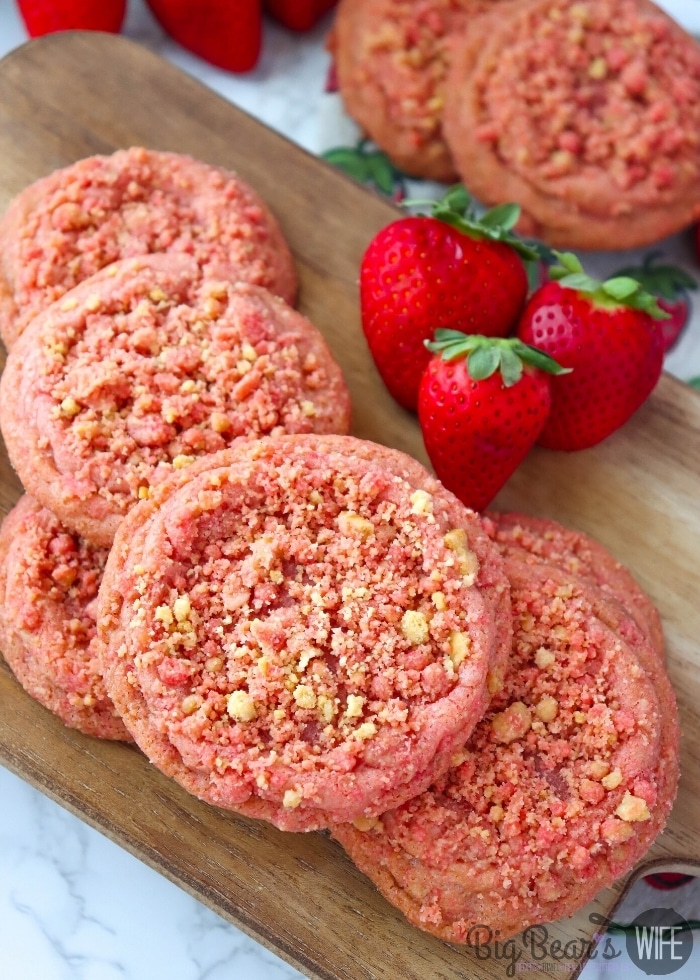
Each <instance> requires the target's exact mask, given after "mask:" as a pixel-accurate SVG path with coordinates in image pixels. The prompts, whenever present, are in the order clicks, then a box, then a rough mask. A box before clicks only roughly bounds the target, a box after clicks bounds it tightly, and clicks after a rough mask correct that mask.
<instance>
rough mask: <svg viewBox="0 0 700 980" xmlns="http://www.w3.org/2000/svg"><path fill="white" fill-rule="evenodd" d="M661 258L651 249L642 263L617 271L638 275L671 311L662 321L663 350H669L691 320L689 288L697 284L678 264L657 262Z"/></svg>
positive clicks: (660, 303) (694, 287)
mask: <svg viewBox="0 0 700 980" xmlns="http://www.w3.org/2000/svg"><path fill="white" fill-rule="evenodd" d="M658 258H659V253H658V252H650V253H649V254H648V255H645V256H644V260H643V261H642V264H641V265H635V266H628V267H627V268H625V269H620V270H619V271H618V272H616V273H615V275H616V276H631V277H632V278H633V279H636V280H637V281H638V282H640V283H641V284H642V286H644V288H645V289H646V291H647V292H649V293H651V295H652V296H655V297H656V300H657V302H658V304H659V307H660V308H661V309H662V310H664V311H665V312H666V313H668V319H666V320H661V321H660V322H659V326H660V328H661V334H662V337H663V342H664V351H665V352H666V353H668V352H669V351H670V350H672V348H673V347H675V346H676V344H677V343H678V340H679V339H680V336H681V334H682V333H683V331H684V330H685V328H686V326H687V325H688V322H689V321H690V314H691V311H692V303H691V299H690V296H689V295H688V292H689V291H690V290H693V289H697V285H698V284H697V282H696V281H695V279H693V277H692V276H691V275H690V273H689V272H686V271H685V269H681V268H680V267H679V266H677V265H670V264H668V263H664V264H657V259H658Z"/></svg>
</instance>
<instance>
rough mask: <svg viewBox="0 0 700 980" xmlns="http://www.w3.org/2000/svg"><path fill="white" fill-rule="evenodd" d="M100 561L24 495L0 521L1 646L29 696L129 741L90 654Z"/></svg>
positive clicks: (72, 721)
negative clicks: (0, 525) (0, 521)
mask: <svg viewBox="0 0 700 980" xmlns="http://www.w3.org/2000/svg"><path fill="white" fill-rule="evenodd" d="M106 560H107V551H106V550H105V549H104V548H95V547H93V546H92V545H90V544H88V543H87V542H86V541H84V540H82V539H81V538H78V537H76V536H75V535H73V534H70V533H69V532H68V531H66V529H65V528H64V527H62V525H61V524H60V523H59V522H58V521H57V520H56V518H55V517H54V516H53V514H51V513H50V512H49V511H47V510H46V509H45V508H43V507H41V506H40V505H39V504H38V503H37V502H36V501H35V500H33V499H32V498H31V497H29V496H28V495H25V496H23V497H22V498H21V499H20V501H19V503H18V504H16V505H15V507H14V508H13V509H12V510H11V511H10V513H9V514H8V515H7V517H6V518H5V519H4V521H3V523H2V527H1V528H0V648H2V653H3V655H4V657H5V660H6V661H7V663H8V665H9V666H10V669H11V670H12V672H13V673H14V675H15V677H16V678H17V680H18V681H19V683H20V684H21V685H22V687H23V688H24V689H25V690H26V691H27V693H28V694H30V695H31V696H32V697H33V698H35V699H36V700H37V701H39V702H40V703H41V704H43V705H44V707H45V708H48V709H49V710H50V711H52V712H53V713H54V714H55V715H57V716H58V717H59V718H60V719H61V721H63V723H64V724H66V725H68V726H69V727H70V728H77V729H79V730H80V731H81V732H84V733H85V734H86V735H93V736H96V737H98V738H107V739H117V740H122V741H131V736H130V735H129V733H128V732H127V730H126V728H125V727H124V725H123V723H122V721H121V719H120V718H119V716H118V715H117V712H116V710H115V708H114V705H113V703H112V702H111V701H110V699H109V697H108V696H107V692H106V691H105V687H104V682H103V680H102V675H101V673H100V671H99V668H98V666H97V660H96V657H95V636H96V632H97V630H96V623H95V611H96V605H97V590H98V587H99V584H100V581H101V579H102V572H103V570H104V565H105V562H106Z"/></svg>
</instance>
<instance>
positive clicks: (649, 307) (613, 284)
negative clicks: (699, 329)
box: [549, 252, 670, 320]
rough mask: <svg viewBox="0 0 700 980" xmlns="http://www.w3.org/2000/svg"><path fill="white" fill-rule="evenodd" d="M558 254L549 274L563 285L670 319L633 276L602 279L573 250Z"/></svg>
mask: <svg viewBox="0 0 700 980" xmlns="http://www.w3.org/2000/svg"><path fill="white" fill-rule="evenodd" d="M554 255H555V257H556V259H557V262H558V264H555V265H552V266H550V268H549V277H550V279H553V280H554V281H555V282H558V283H559V285H560V286H564V287H565V288H567V289H573V290H574V291H575V292H577V293H583V294H585V295H586V296H588V297H590V298H591V299H592V300H593V301H594V302H595V303H597V304H598V305H600V306H610V307H612V306H626V307H628V308H629V309H631V310H642V311H643V312H644V313H648V314H649V316H651V317H653V318H654V319H655V320H666V319H668V317H669V316H670V313H668V312H667V311H666V310H664V309H662V308H661V307H660V306H659V304H658V302H657V299H656V297H655V296H653V295H652V294H651V293H650V292H648V291H647V290H646V289H645V288H644V286H643V285H642V283H641V282H640V281H639V280H638V279H635V278H634V277H633V276H627V275H618V276H613V277H612V279H605V280H604V281H601V280H600V279H594V278H593V276H589V275H588V273H586V272H585V271H584V268H583V266H582V265H581V261H580V259H579V258H578V256H576V255H574V254H573V252H554Z"/></svg>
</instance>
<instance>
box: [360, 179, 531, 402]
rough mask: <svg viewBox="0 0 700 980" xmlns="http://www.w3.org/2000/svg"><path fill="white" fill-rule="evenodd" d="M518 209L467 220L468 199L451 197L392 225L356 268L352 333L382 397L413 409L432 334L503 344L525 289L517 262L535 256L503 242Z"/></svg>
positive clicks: (457, 190)
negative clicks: (497, 339)
mask: <svg viewBox="0 0 700 980" xmlns="http://www.w3.org/2000/svg"><path fill="white" fill-rule="evenodd" d="M519 214H520V209H519V208H518V206H517V205H515V204H503V205H499V206H498V207H495V208H492V209H491V210H490V211H488V212H487V213H486V214H485V215H483V216H482V217H481V218H477V216H476V214H475V212H474V209H473V206H472V201H471V198H470V196H469V195H468V194H467V192H466V190H465V189H464V188H463V187H462V186H461V185H457V186H456V187H453V188H451V189H450V190H449V191H448V192H447V194H446V195H445V197H444V198H442V200H440V201H438V202H437V203H436V204H434V206H433V208H432V212H431V214H418V215H412V216H408V217H404V218H399V219H398V220H397V221H394V222H392V223H391V224H389V225H387V226H386V227H385V228H384V229H382V230H381V231H380V232H379V233H378V234H377V235H376V236H375V237H374V239H373V240H372V241H371V242H370V244H369V247H368V248H367V250H366V251H365V254H364V256H363V258H362V263H361V266H360V309H361V316H362V329H363V331H364V334H365V337H366V339H367V343H368V345H369V349H370V351H371V353H372V356H373V358H374V361H375V364H376V365H377V369H378V370H379V373H380V375H381V377H382V379H383V381H384V383H385V384H386V386H387V388H388V389H389V391H390V392H391V394H392V395H393V397H394V398H395V399H396V401H398V402H399V404H400V405H403V407H404V408H408V409H411V410H414V411H415V409H416V406H417V398H418V385H419V383H420V378H421V375H422V373H423V370H424V369H425V367H426V365H427V363H428V360H429V359H430V352H429V351H428V350H426V347H425V341H426V340H430V339H431V338H432V337H433V336H434V335H435V331H436V330H437V329H452V330H462V331H464V332H465V333H473V334H484V335H489V336H502V337H504V336H506V335H507V334H508V333H509V332H510V331H511V329H512V328H513V327H514V325H515V322H516V320H517V317H518V314H519V313H520V311H521V309H522V306H523V304H524V302H525V298H526V296H527V289H528V281H527V274H526V271H525V266H524V264H523V259H534V258H536V256H537V253H536V252H535V251H534V249H533V248H531V247H530V246H528V245H526V244H525V243H524V242H523V241H521V240H520V239H519V238H517V237H516V236H515V235H514V234H513V233H512V228H513V227H514V225H515V223H516V222H517V220H518V217H519Z"/></svg>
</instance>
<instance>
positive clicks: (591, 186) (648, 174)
mask: <svg viewBox="0 0 700 980" xmlns="http://www.w3.org/2000/svg"><path fill="white" fill-rule="evenodd" d="M444 132H445V137H446V139H447V142H448V145H449V147H450V149H451V151H452V155H453V158H454V160H455V163H456V166H457V169H458V170H459V172H460V175H461V177H462V179H463V180H464V182H465V184H466V185H467V187H468V188H469V189H470V190H471V191H472V192H473V193H474V194H475V195H476V197H478V198H479V199H480V200H481V201H482V202H483V203H484V204H497V203H501V202H502V201H516V202H517V203H518V204H520V205H521V207H522V209H523V216H522V222H521V225H520V230H521V231H522V232H524V233H526V234H532V235H536V236H538V237H540V238H542V239H543V240H545V241H547V242H549V243H550V244H551V245H555V246H560V247H566V248H585V249H611V248H614V249H623V248H632V247H636V246H642V245H645V244H648V243H650V242H653V241H656V240H658V239H660V238H662V237H664V236H665V235H670V234H673V233H675V232H677V231H679V230H680V229H682V228H684V227H686V226H688V225H690V224H691V223H692V222H693V221H694V220H696V219H697V218H699V217H700V146H699V144H698V140H699V139H700V137H699V136H698V133H700V46H698V44H697V43H696V42H695V40H694V39H693V38H692V37H690V35H688V34H687V33H686V32H685V31H684V30H683V29H682V28H681V27H680V26H679V25H678V24H677V23H675V22H674V21H673V20H672V19H671V18H670V17H668V16H667V15H666V14H665V13H664V12H663V11H661V10H660V9H659V8H658V7H657V6H656V5H655V4H653V3H651V2H648V0H577V2H573V3H572V2H571V0H515V3H513V4H510V5H509V7H508V11H507V16H504V15H503V14H502V13H499V11H498V10H494V11H493V12H491V13H486V14H484V15H482V16H481V17H479V18H478V19H475V20H474V21H472V23H471V24H470V29H469V32H468V33H465V34H463V35H462V37H461V39H459V41H458V42H456V43H455V45H454V47H453V49H452V58H451V67H450V71H449V74H448V77H447V80H446V83H445V110H444Z"/></svg>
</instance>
